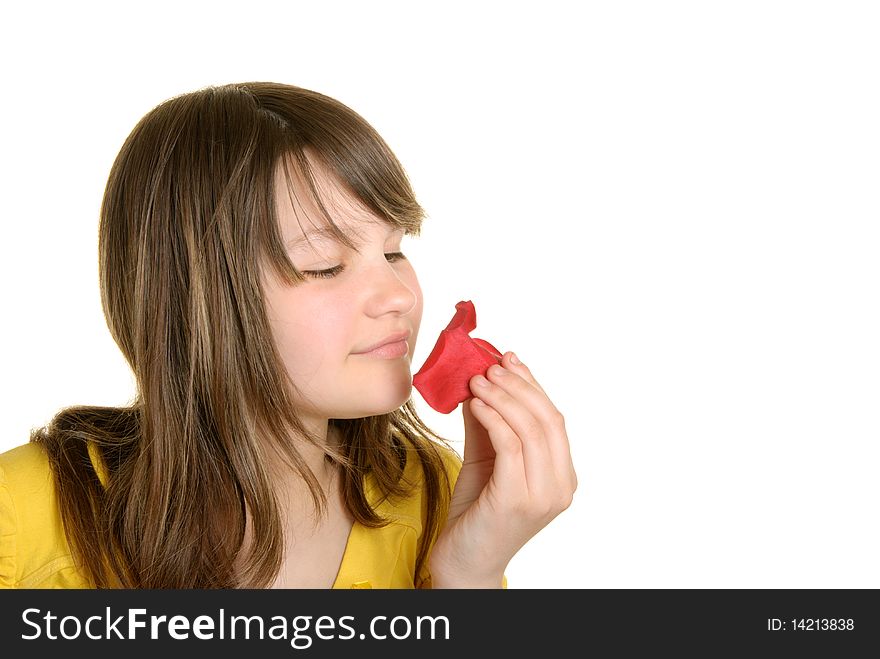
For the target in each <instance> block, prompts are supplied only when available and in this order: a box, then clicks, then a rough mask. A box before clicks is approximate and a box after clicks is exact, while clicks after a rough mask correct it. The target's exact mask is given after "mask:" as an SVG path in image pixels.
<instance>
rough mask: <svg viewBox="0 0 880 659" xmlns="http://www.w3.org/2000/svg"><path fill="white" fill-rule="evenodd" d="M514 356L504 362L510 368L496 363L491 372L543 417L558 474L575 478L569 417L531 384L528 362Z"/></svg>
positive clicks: (497, 380)
mask: <svg viewBox="0 0 880 659" xmlns="http://www.w3.org/2000/svg"><path fill="white" fill-rule="evenodd" d="M513 357H514V355H513V353H507V354H506V355H505V356H504V362H502V364H504V363H505V362H506V364H507V368H506V369H505V368H504V366H503V365H502V367H501V368H500V369H499V368H498V367H496V366H493V367H492V368H490V369H489V370H488V372H487V375H488V376H489V379H490V380H491V381H492V382H493V383H495V384H497V385H498V386H499V387H501V388H502V389H504V390H505V391H507V392H508V393H509V394H511V396H512V397H514V398H516V399H517V400H519V401H521V402H522V403H523V404H524V405H526V407H528V408H529V410H530V411H531V413H532V414H533V415H534V416H535V417H536V418H538V419H540V421H541V423H542V424H543V426H544V433H545V441H546V442H547V443H548V445H549V447H550V451H551V454H552V456H553V457H552V459H553V464H554V466H555V469H556V473H557V474H558V475H559V476H560V477H564V478H565V479H566V481H574V480H575V479H574V477H573V474H574V466H573V464H572V459H571V447H570V445H569V441H568V433H567V432H566V429H565V419H564V418H563V416H562V414H561V413H560V412H559V410H558V409H557V408H556V406H555V405H553V403H552V401H550V399H549V398H547V395H546V394H545V393H544V392H543V390H540V391H539V390H538V389H536V388H535V387H533V386H532V385H531V384H530V383H529V381H528V378H531V372H530V371H529V369H528V368H527V367H526V366H525V364H523V363H521V362H520V363H519V364H514V363H513ZM523 376H526V377H523ZM532 380H533V378H532Z"/></svg>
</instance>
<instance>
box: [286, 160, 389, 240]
mask: <svg viewBox="0 0 880 659" xmlns="http://www.w3.org/2000/svg"><path fill="white" fill-rule="evenodd" d="M307 158H308V161H309V165H310V168H311V174H312V179H313V181H314V186H315V191H314V192H313V191H312V188H311V187H310V185H309V182H308V180H307V179H306V176H305V174H304V173H303V172H302V171H301V170H300V168H299V166H297V164H296V163H294V162H292V161H289V160H285V161H283V162H282V163H281V164H280V165H279V166H278V167H277V168H276V171H275V205H276V214H277V217H278V222H279V224H280V229H281V232H282V236H283V238H284V242H285V244H286V245H287V247H288V248H290V249H295V248H302V247H308V246H309V245H312V244H328V243H333V242H339V240H340V236H339V234H340V233H342V234H344V235H345V236H347V237H348V239H349V240H351V241H352V242H353V243H354V244H355V246H356V247H357V246H359V245H360V244H363V242H364V240H365V236H366V235H367V234H368V233H369V232H370V230H371V229H372V230H375V229H376V228H377V227H382V226H385V227H387V226H388V222H386V221H385V220H384V219H383V218H380V217H379V216H377V215H376V214H375V213H373V212H371V211H370V209H368V208H367V207H366V206H364V204H363V203H361V201H360V200H359V199H358V198H357V197H356V196H355V195H354V194H353V193H352V192H351V191H350V190H349V189H348V187H347V186H346V185H345V184H344V183H343V182H342V181H341V180H340V179H339V177H338V176H336V174H335V173H334V172H332V171H331V170H330V169H329V168H328V167H327V166H326V165H325V164H324V163H323V162H322V160H321V159H319V158H315V157H314V156H310V155H307ZM315 193H317V195H318V197H319V198H320V204H319V203H318V199H316V198H315ZM321 205H323V207H324V210H326V214H325V212H324V210H322V209H321ZM328 215H329V217H328ZM334 225H335V229H334Z"/></svg>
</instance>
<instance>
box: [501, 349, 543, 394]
mask: <svg viewBox="0 0 880 659" xmlns="http://www.w3.org/2000/svg"><path fill="white" fill-rule="evenodd" d="M501 365H502V366H504V368H507V369H510V370H511V371H513V372H514V373H516V374H517V375H519V376H520V377H521V378H522V379H523V380H525V381H526V382H528V383H529V384H531V385H533V386H535V387H537V388H538V389H540V390H541V392H543V393H544V395H546V394H547V392H546V391H544V387H542V386H541V384H540V383H539V382H538V381H537V380H536V379H535V376H534V375H532V372H531V371H530V370H529V368H528V367H527V366H526V365H525V364H523V363H522V360H521V359H519V357H517V356H516V353H514V352H513V351H509V352H506V353H504V355H503V356H502V358H501Z"/></svg>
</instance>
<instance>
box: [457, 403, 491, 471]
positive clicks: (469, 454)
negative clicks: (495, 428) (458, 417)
mask: <svg viewBox="0 0 880 659" xmlns="http://www.w3.org/2000/svg"><path fill="white" fill-rule="evenodd" d="M476 400H477V399H476V398H469V399H468V400H466V401H464V403H462V406H461V414H462V417H463V418H464V456H462V457H463V461H464V462H480V461H482V460H491V459H493V458H494V457H495V449H494V448H493V447H492V441H491V440H490V439H489V432H488V431H487V430H486V427H485V426H484V425H483V424H482V423H481V422H480V418H486V417H487V416H488V414H491V412H490V411H489V409H488V408H486V407H477V406H475V405H474V401H476Z"/></svg>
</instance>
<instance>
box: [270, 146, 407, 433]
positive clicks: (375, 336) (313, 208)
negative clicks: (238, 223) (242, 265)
mask: <svg viewBox="0 0 880 659" xmlns="http://www.w3.org/2000/svg"><path fill="white" fill-rule="evenodd" d="M310 162H311V164H312V167H313V170H314V176H315V183H316V186H317V188H318V192H319V193H320V195H321V199H322V201H323V203H324V206H325V207H326V208H327V211H328V212H329V213H330V214H331V216H332V217H333V221H334V222H335V223H336V224H337V225H338V226H339V227H340V228H341V229H342V230H343V231H344V232H345V233H346V235H348V236H350V237H352V239H353V240H355V241H357V242H358V243H359V244H358V248H359V249H360V253H357V252H355V251H354V250H352V249H349V248H347V247H346V246H345V245H342V244H341V243H338V242H337V241H336V240H335V239H334V238H332V237H330V236H324V235H320V234H317V235H311V236H310V240H305V238H304V235H305V234H304V231H303V229H305V232H308V233H309V234H311V233H312V232H313V231H316V230H320V229H321V228H322V227H324V226H325V225H326V220H325V219H324V217H323V215H322V214H321V213H320V210H319V208H318V207H317V205H316V204H315V203H314V201H313V200H312V198H311V195H309V194H306V193H303V192H302V191H303V190H308V187H307V186H306V185H305V183H304V182H303V181H301V180H299V179H297V178H294V185H295V186H296V193H297V194H296V196H295V198H294V199H293V200H291V198H290V197H291V195H290V194H288V187H287V183H286V179H285V177H284V173H283V170H281V171H279V172H278V174H277V175H276V178H275V186H276V191H277V195H276V199H277V200H278V201H277V203H278V217H279V221H280V223H281V231H282V235H283V236H284V240H285V244H286V245H287V249H288V255H289V256H290V259H291V261H292V262H293V264H294V265H295V266H296V268H297V270H299V271H300V272H301V273H303V275H304V276H305V277H306V281H305V282H303V283H301V284H298V285H294V286H287V285H285V284H283V283H281V282H279V281H277V279H275V277H274V275H272V276H270V277H269V281H268V282H266V283H265V286H266V300H267V313H268V315H269V321H270V323H271V326H272V332H273V335H274V338H275V342H276V345H277V346H278V349H279V352H280V353H281V356H282V358H283V360H284V363H285V365H286V367H287V371H288V373H289V374H290V377H291V379H292V380H293V382H294V383H295V384H296V385H297V387H298V388H299V391H300V393H301V394H302V398H299V399H297V411H298V412H299V413H300V414H301V415H304V416H308V417H312V418H313V419H316V420H323V419H353V418H360V417H367V416H374V415H377V414H385V413H388V412H391V411H393V410H396V409H397V408H399V407H400V406H401V405H403V404H404V403H405V402H406V401H407V400H408V399H409V397H410V395H411V393H412V373H411V361H412V356H413V351H414V349H415V344H416V338H417V336H418V332H419V324H420V323H421V319H422V291H421V288H420V287H419V282H418V279H417V278H416V273H415V270H413V266H412V264H410V262H409V261H408V260H407V259H406V258H405V257H402V255H401V240H402V238H403V231H402V230H398V229H394V228H393V227H392V226H391V225H390V224H387V223H386V222H385V221H384V220H381V219H380V218H378V217H377V216H376V215H374V214H372V213H371V212H370V211H368V210H367V209H365V208H364V207H363V206H362V205H360V204H359V202H358V201H357V200H356V199H355V198H354V197H353V196H352V195H351V194H350V193H348V192H347V191H345V190H344V189H343V188H342V187H341V186H340V185H339V184H337V183H336V180H335V178H334V177H333V176H331V175H330V174H329V172H328V171H327V170H326V169H324V168H323V167H322V166H321V165H320V163H319V162H317V161H316V160H315V159H311V161H310ZM297 220H299V221H297ZM300 224H302V226H300ZM322 271H323V272H322ZM318 273H320V274H318ZM400 334H404V335H405V336H404V340H405V343H403V344H400V343H398V344H397V345H395V346H386V348H385V351H384V352H371V353H365V352H364V351H366V350H368V349H369V348H371V347H373V346H375V345H376V344H379V343H383V342H384V341H385V340H386V339H387V338H388V337H391V336H393V335H400ZM394 348H399V350H397V351H395V350H394Z"/></svg>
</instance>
